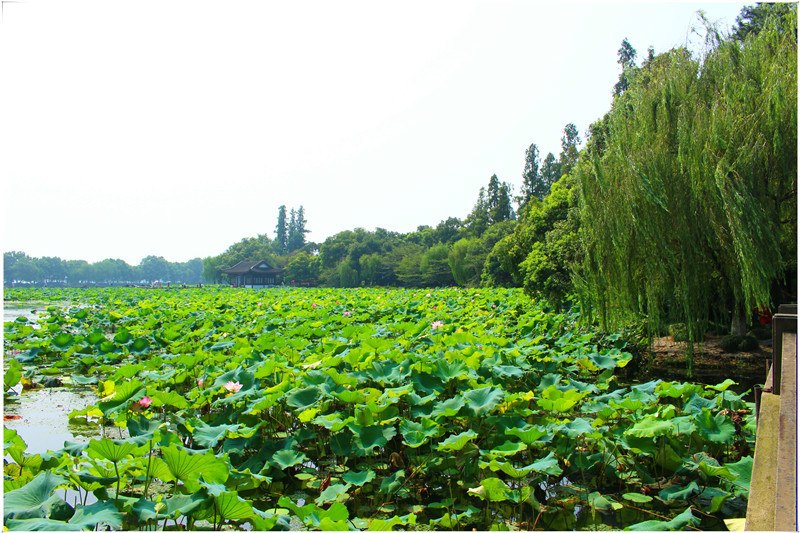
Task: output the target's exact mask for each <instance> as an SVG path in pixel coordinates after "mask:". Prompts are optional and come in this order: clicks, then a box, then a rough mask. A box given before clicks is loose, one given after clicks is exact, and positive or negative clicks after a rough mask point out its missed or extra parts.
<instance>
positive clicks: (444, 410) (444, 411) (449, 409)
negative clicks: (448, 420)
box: [431, 396, 466, 418]
mask: <svg viewBox="0 0 800 533" xmlns="http://www.w3.org/2000/svg"><path fill="white" fill-rule="evenodd" d="M465 404H466V402H465V401H464V397H463V396H455V397H453V398H450V399H449V400H444V401H441V402H438V403H437V404H436V406H435V407H434V408H433V411H431V416H433V417H435V418H439V417H442V416H456V415H457V414H458V412H459V411H460V410H461V408H462V407H464V405H465Z"/></svg>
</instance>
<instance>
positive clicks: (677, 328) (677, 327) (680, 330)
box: [669, 323, 689, 342]
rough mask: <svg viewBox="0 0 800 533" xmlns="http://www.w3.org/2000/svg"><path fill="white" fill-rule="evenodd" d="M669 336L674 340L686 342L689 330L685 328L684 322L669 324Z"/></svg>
mask: <svg viewBox="0 0 800 533" xmlns="http://www.w3.org/2000/svg"><path fill="white" fill-rule="evenodd" d="M669 336H670V337H672V340H673V341H675V342H686V341H688V340H689V332H688V330H687V329H686V324H683V323H679V324H670V326H669Z"/></svg>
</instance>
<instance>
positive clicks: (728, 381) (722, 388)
mask: <svg viewBox="0 0 800 533" xmlns="http://www.w3.org/2000/svg"><path fill="white" fill-rule="evenodd" d="M731 385H737V383H736V382H735V381H733V380H732V379H731V378H728V379H726V380H725V381H723V382H722V383H719V384H717V385H706V389H709V390H714V391H717V392H722V391H725V390H728V387H730V386H731Z"/></svg>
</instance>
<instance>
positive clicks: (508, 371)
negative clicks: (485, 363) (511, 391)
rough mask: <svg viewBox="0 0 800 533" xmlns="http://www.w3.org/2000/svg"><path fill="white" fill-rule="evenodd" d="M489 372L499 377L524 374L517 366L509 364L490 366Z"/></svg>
mask: <svg viewBox="0 0 800 533" xmlns="http://www.w3.org/2000/svg"><path fill="white" fill-rule="evenodd" d="M491 372H492V374H494V375H495V376H498V377H501V378H512V379H516V378H521V377H522V376H524V375H525V371H524V370H522V369H521V368H520V367H518V366H510V365H496V366H492V367H491Z"/></svg>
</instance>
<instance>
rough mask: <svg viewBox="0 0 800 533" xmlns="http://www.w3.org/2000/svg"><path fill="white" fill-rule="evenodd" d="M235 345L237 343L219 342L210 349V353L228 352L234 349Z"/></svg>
mask: <svg viewBox="0 0 800 533" xmlns="http://www.w3.org/2000/svg"><path fill="white" fill-rule="evenodd" d="M235 344H236V341H223V342H218V343H216V344H213V345H212V346H211V347H210V348H208V351H210V352H219V351H222V350H227V349H229V348H233V346H234V345H235Z"/></svg>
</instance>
